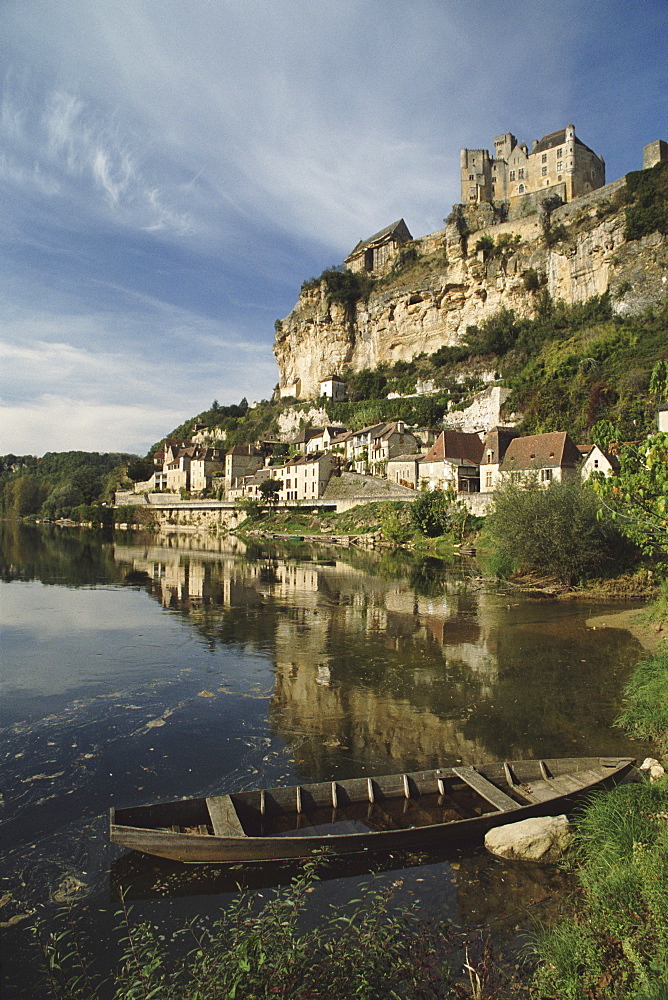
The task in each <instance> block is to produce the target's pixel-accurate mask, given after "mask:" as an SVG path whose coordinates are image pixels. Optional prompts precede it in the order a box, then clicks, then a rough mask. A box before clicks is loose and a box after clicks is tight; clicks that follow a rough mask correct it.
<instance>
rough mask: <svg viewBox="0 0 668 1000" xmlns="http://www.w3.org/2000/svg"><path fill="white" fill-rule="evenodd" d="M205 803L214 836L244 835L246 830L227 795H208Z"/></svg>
mask: <svg viewBox="0 0 668 1000" xmlns="http://www.w3.org/2000/svg"><path fill="white" fill-rule="evenodd" d="M206 804H207V808H208V810H209V816H210V817H211V825H212V826H213V832H214V834H215V836H216V837H245V836H246V831H245V830H244V828H243V826H242V825H241V821H240V820H239V817H238V816H237V811H236V809H235V808H234V802H233V801H232V799H231V798H230V796H229V795H210V796H208V798H207V800H206Z"/></svg>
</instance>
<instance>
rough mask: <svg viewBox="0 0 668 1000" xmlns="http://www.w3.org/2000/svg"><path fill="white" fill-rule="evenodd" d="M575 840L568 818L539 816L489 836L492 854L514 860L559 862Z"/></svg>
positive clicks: (489, 849) (486, 841) (505, 827)
mask: <svg viewBox="0 0 668 1000" xmlns="http://www.w3.org/2000/svg"><path fill="white" fill-rule="evenodd" d="M572 840H573V834H572V832H571V828H570V825H569V823H568V817H567V816H537V817H535V818H534V819H523V820H521V822H519V823H508V824H507V825H506V826H496V827H494V828H493V829H492V830H488V831H487V833H486V834H485V847H486V848H487V850H488V851H489V852H490V853H491V854H496V855H497V856H498V857H500V858H508V859H509V860H512V861H538V862H540V863H542V864H551V863H552V862H554V861H558V860H559V858H560V857H561V856H562V855H563V854H564V852H565V851H566V850H567V849H568V848H569V847H570V844H571V841H572Z"/></svg>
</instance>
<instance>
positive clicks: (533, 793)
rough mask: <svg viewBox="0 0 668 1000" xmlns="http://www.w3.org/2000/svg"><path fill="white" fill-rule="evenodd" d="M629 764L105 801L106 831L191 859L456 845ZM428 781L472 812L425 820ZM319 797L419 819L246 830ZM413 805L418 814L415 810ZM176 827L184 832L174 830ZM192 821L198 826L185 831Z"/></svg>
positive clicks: (612, 778) (608, 779)
mask: <svg viewBox="0 0 668 1000" xmlns="http://www.w3.org/2000/svg"><path fill="white" fill-rule="evenodd" d="M634 763H635V762H634V761H633V760H631V759H629V758H614V759H610V758H575V759H560V760H548V761H541V762H539V761H512V762H508V763H506V764H502V763H500V764H490V765H484V766H481V767H479V768H477V769H473V768H464V767H461V768H454V769H453V768H439V769H434V770H431V771H420V772H413V773H411V774H407V775H387V776H382V777H377V778H373V779H369V778H363V779H351V780H348V781H345V780H344V781H341V782H337V783H330V782H323V783H318V784H314V785H304V786H300V787H299V788H283V789H272V790H270V791H267V792H266V793H265V792H241V793H235V794H233V795H231V796H228V795H225V796H217V797H212V798H209V799H191V800H180V801H177V802H172V803H156V804H154V805H151V806H143V807H141V806H140V807H135V808H130V809H117V810H113V809H112V810H111V816H110V837H111V840H112V842H113V843H116V844H120V845H122V846H123V847H126V848H129V849H131V850H135V851H141V852H144V853H146V854H151V855H155V856H158V857H162V858H168V859H170V860H172V861H182V862H194V863H202V862H204V863H206V862H222V863H227V862H251V863H252V862H263V863H266V862H271V861H290V860H295V859H300V858H307V857H310V856H311V854H312V853H313V852H314V851H316V850H321V849H323V848H327V850H328V851H330V852H331V853H333V854H336V855H354V854H360V853H364V852H373V851H392V850H401V849H412V848H421V849H424V848H427V847H429V846H430V845H431V846H434V847H438V848H444V847H449V846H450V845H453V846H455V845H458V844H463V843H471V844H474V843H477V842H480V841H482V839H483V838H484V835H485V833H486V832H487V831H488V830H490V829H492V828H493V827H496V826H501V825H505V824H507V823H514V822H517V821H518V820H521V819H528V818H530V817H534V816H545V815H555V814H561V813H568V812H570V811H571V810H572V809H573V808H574V806H575V805H577V803H578V802H579V801H581V800H582V798H583V797H584V796H586V795H588V794H590V793H591V792H593V791H597V790H599V789H603V788H606V787H610V786H612V785H614V784H617V783H618V782H620V781H622V780H623V779H624V778H625V777H626V776H627V775H628V774H629V772H630V771H631V770H632V768H633V766H634ZM432 786H433V788H434V790H435V793H438V792H439V790H440V791H442V792H443V795H442V796H441V797H440V798H439V800H438V801H439V808H440V809H441V810H442V808H443V806H442V800H444V799H448V800H452V804H453V806H454V807H455V808H460V803H461V801H463V799H464V797H465V796H466V795H468V796H469V808H472V809H473V810H474V813H475V814H473V815H469V816H461V817H460V818H456V819H452V820H450V821H448V822H429V821H428V819H429V817H430V816H431V815H432V814H433V813H432V814H428V813H427V811H426V809H425V808H423V807H422V806H421V804H420V800H421V797H422V799H423V801H425V802H426V801H427V797H428V793H430V792H431V789H432ZM476 786H478V787H476ZM480 786H482V793H480ZM365 794H366V796H367V798H366V799H364V795H365ZM327 796H329V797H330V799H331V798H332V796H333V802H331V801H330V802H329V803H328V804H327V807H328V808H329V810H330V812H331V813H332V815H333V817H334V818H335V817H336V816H343V817H345V816H347V815H348V813H349V811H350V810H353V809H355V808H357V812H358V814H359V810H360V808H361V803H363V804H364V806H365V807H366V808H367V809H368V812H369V814H370V813H372V812H373V811H374V810H380V811H381V812H382V813H383V814H384V815H385V816H386V818H388V819H389V817H387V813H385V809H389V808H390V807H392V808H394V809H395V812H396V809H397V805H398V803H400V802H401V803H403V809H404V812H406V808H407V803H408V807H409V808H410V809H411V810H413V811H414V812H415V813H416V821H417V818H419V819H420V820H421V822H420V823H419V824H418V825H406V826H404V827H403V828H398V829H363V828H362V829H360V827H361V826H362V824H359V823H351V822H350V821H349V820H346V821H344V822H341V823H339V824H338V826H344V825H347V826H348V827H350V828H351V832H344V833H341V832H337V824H336V823H334V825H331V824H330V825H324V826H322V825H319V826H317V827H312V828H309V827H308V826H307V827H306V828H304V827H302V828H301V829H295V830H294V835H292V834H291V831H290V829H287V830H282V831H281V832H280V834H278V835H272V834H271V833H266V832H264V833H262V834H261V835H253V833H254V832H255V831H254V828H257V827H258V826H262V825H263V823H264V817H265V810H267V809H268V804H271V805H272V806H273V808H274V810H275V815H276V816H279V817H280V816H281V815H282V814H281V813H280V812H279V811H278V810H280V809H281V808H285V810H286V812H285V815H287V809H288V808H289V806H288V802H289V801H290V800H295V799H296V805H297V813H296V818H297V823H298V824H299V821H300V816H303V817H305V822H308V817H309V807H313V809H314V810H315V809H320V811H321V812H322V810H323V808H324V807H323V802H324V801H325V800H326V797H327ZM402 796H403V797H402ZM486 799H487V801H486ZM221 803H222V804H223V805H224V807H225V813H224V815H222V816H221V815H218V817H217V818H216V812H215V811H214V810H218V812H219V813H220V808H221ZM471 803H473V805H471ZM261 811H262V817H260V812H261ZM419 812H421V813H422V816H421V817H417V813H419ZM239 816H241V817H242V819H243V824H242V822H241V821H240V820H239V818H238V817H239ZM170 819H174V820H176V821H178V824H179V826H178V829H174V828H173V829H169V828H168V826H169V825H170V824H169V820H170ZM425 819H427V821H425ZM202 820H204V822H202ZM212 821H213V827H212V825H211V824H212ZM143 824H146V825H143ZM184 828H187V829H188V830H189V832H183V830H184ZM198 828H199V831H200V832H193V831H196V830H197V829H198ZM216 828H217V829H216ZM226 828H227V829H228V830H229V832H230V835H222V836H221V835H218V834H220V832H221V829H223V830H224V829H226ZM205 831H206V832H205Z"/></svg>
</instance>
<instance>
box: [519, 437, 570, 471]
mask: <svg viewBox="0 0 668 1000" xmlns="http://www.w3.org/2000/svg"><path fill="white" fill-rule="evenodd" d="M581 461H582V455H581V454H580V452H579V451H578V446H577V445H576V444H575V442H574V441H573V439H572V438H571V437H569V435H568V434H567V433H566V431H552V432H551V433H549V434H531V435H529V436H527V437H518V438H514V439H513V440H512V441H511V442H510V444H509V445H508V448H507V449H506V454H505V455H504V457H503V462H502V463H501V469H502V470H503V472H508V471H510V470H512V469H544V468H552V469H555V468H559V469H561V468H568V467H570V468H575V467H576V466H577V465H578V464H579V463H580V462H581Z"/></svg>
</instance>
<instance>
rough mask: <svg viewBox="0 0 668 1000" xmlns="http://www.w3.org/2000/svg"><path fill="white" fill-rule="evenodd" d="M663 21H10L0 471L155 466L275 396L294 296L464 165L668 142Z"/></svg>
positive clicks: (634, 5)
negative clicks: (152, 454)
mask: <svg viewBox="0 0 668 1000" xmlns="http://www.w3.org/2000/svg"><path fill="white" fill-rule="evenodd" d="M667 39H668V5H666V3H665V0H656V2H655V0H635V2H633V0H632V2H629V0H561V2H560V3H553V2H551V0H550V2H547V0H262V2H261V3H260V2H256V0H65V2H54V0H2V2H1V3H0V83H1V88H2V89H1V93H0V241H1V244H2V245H1V247H0V251H1V254H2V258H1V259H2V267H1V268H0V372H1V377H2V384H1V386H0V453H7V452H14V453H16V454H25V453H32V454H37V455H39V454H43V453H44V452H45V451H61V450H65V449H70V448H81V449H85V450H94V451H110V450H129V451H136V452H140V453H143V452H145V451H146V449H147V448H148V447H149V445H151V444H152V443H153V442H154V441H156V440H158V439H159V438H160V437H161V436H163V435H164V434H166V433H167V432H168V431H170V430H171V429H172V428H173V427H174V426H176V425H177V424H178V423H180V422H181V421H182V420H184V419H185V418H186V417H189V416H192V415H194V414H195V413H197V412H199V411H201V410H203V409H206V408H207V407H208V406H209V405H210V404H211V402H212V400H213V399H218V401H219V402H220V403H221V404H229V403H234V402H238V401H239V400H240V399H241V398H242V397H243V396H246V397H247V398H248V400H249V401H252V400H254V399H262V398H265V399H266V398H270V396H271V393H272V390H273V387H274V385H275V384H276V382H277V381H278V371H277V368H276V365H275V362H274V359H273V354H272V351H271V345H272V342H273V335H274V320H275V319H277V318H282V317H284V316H286V315H287V313H289V312H290V310H291V309H292V307H293V305H294V303H295V301H296V299H297V294H298V291H299V286H300V284H301V282H302V281H303V280H304V278H309V277H311V276H312V275H316V274H319V273H320V272H321V271H322V270H323V268H325V267H329V266H330V265H332V264H334V263H338V262H340V261H342V260H343V258H344V257H345V255H346V254H347V253H348V252H349V251H350V249H352V247H353V246H354V245H355V243H356V242H357V241H358V240H359V239H361V238H364V237H366V236H369V235H371V234H372V233H374V232H376V231H377V230H379V229H381V228H383V227H384V226H385V225H387V224H389V223H390V222H393V221H394V220H395V219H398V218H400V217H403V218H405V220H406V223H407V224H408V227H409V229H410V230H411V232H412V233H413V235H414V236H422V235H424V234H425V233H428V232H432V231H434V230H436V229H439V228H440V227H441V225H442V220H443V218H444V217H445V216H446V215H447V214H448V212H449V210H450V207H451V205H452V204H453V202H455V201H458V200H459V149H460V147H462V146H469V147H485V148H490V147H491V145H492V139H493V136H494V135H496V134H499V133H502V132H506V131H512V132H513V133H514V134H515V135H516V136H517V137H518V139H519V140H520V141H522V140H524V141H526V142H528V143H530V141H531V139H533V138H540V137H541V136H542V135H544V134H546V133H548V132H552V131H554V130H556V129H558V128H561V127H563V126H564V125H566V124H567V123H568V122H573V123H574V124H575V127H576V131H577V134H578V136H579V137H580V138H581V139H582V140H583V141H584V142H586V143H587V144H588V145H589V146H591V147H592V148H593V149H595V150H596V152H598V153H600V154H601V155H602V156H603V157H604V158H605V160H606V165H607V179H608V180H614V179H615V178H617V177H620V176H621V175H622V174H624V173H626V172H627V171H629V170H635V169H638V168H639V167H640V166H641V158H642V146H643V145H644V144H645V143H647V142H650V141H652V140H653V139H657V138H664V139H666V138H668V125H667V123H668V116H667V115H666V101H665V98H666V93H667V90H668V88H667V86H666V83H667V81H666V76H667V73H666V69H667V65H668V61H667V60H666V40H667Z"/></svg>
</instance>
